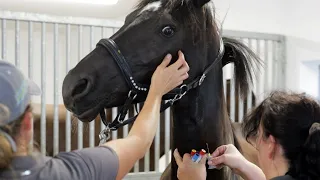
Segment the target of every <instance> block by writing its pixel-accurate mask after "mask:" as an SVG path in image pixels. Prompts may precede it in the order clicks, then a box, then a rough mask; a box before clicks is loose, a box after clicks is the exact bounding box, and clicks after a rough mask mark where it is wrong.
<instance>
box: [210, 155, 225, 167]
mask: <svg viewBox="0 0 320 180" xmlns="http://www.w3.org/2000/svg"><path fill="white" fill-rule="evenodd" d="M224 161H225V156H224V155H222V156H219V157H215V158H212V159H210V160H209V161H208V164H209V165H214V166H218V165H220V164H224Z"/></svg>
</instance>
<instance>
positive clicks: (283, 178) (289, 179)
mask: <svg viewBox="0 0 320 180" xmlns="http://www.w3.org/2000/svg"><path fill="white" fill-rule="evenodd" d="M270 180H295V179H294V178H293V177H291V176H289V175H285V176H278V177H275V178H272V179H270Z"/></svg>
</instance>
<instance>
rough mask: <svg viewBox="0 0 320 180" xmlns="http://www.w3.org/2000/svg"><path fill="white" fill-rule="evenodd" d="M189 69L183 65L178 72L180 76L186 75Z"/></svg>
mask: <svg viewBox="0 0 320 180" xmlns="http://www.w3.org/2000/svg"><path fill="white" fill-rule="evenodd" d="M189 70H190V68H189V66H188V65H183V66H182V67H181V68H180V69H179V70H178V71H179V73H180V74H184V73H187V72H189Z"/></svg>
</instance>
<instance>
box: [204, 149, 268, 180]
mask: <svg viewBox="0 0 320 180" xmlns="http://www.w3.org/2000/svg"><path fill="white" fill-rule="evenodd" d="M208 164H209V165H213V166H216V167H217V168H218V169H220V168H221V167H223V166H228V167H229V168H231V169H232V170H233V172H234V173H236V174H238V175H240V176H241V177H242V178H243V179H246V180H266V177H265V175H264V173H263V172H262V170H261V169H260V168H259V167H258V166H256V165H255V164H253V163H251V162H249V161H248V160H246V159H245V158H244V157H243V156H242V154H241V153H240V152H239V151H238V149H237V148H236V147H235V146H234V145H233V144H229V145H222V146H220V147H218V148H217V149H216V150H215V151H214V152H213V153H212V158H211V159H210V160H209V161H208Z"/></svg>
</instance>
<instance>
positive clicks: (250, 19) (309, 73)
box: [214, 0, 320, 96]
mask: <svg viewBox="0 0 320 180" xmlns="http://www.w3.org/2000/svg"><path fill="white" fill-rule="evenodd" d="M214 2H215V4H216V8H217V13H218V18H219V19H220V21H221V20H222V19H223V17H224V16H225V14H226V12H227V11H228V8H229V7H230V9H229V11H228V15H227V18H226V20H225V22H224V26H223V27H224V28H225V29H232V30H242V31H254V32H265V33H276V34H283V35H285V36H288V37H287V53H286V56H287V69H286V71H287V74H286V81H287V84H286V86H287V88H288V89H290V90H294V91H303V92H306V93H308V94H310V95H312V96H318V93H317V92H318V76H317V72H315V70H314V69H313V70H311V69H310V68H308V67H306V65H303V63H302V62H303V61H308V60H316V59H320V33H319V32H320V20H319V17H320V11H319V7H320V1H318V0H308V1H304V2H302V1H298V0H291V1H290V0H282V1H276V0H268V1H256V0H241V1H239V0H229V1H225V0H215V1H214Z"/></svg>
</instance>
